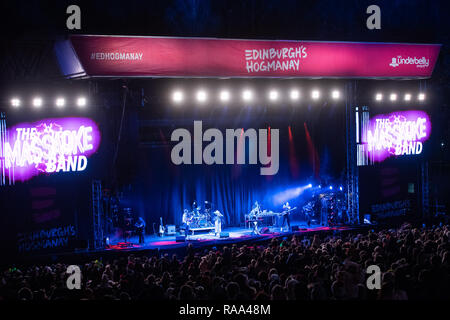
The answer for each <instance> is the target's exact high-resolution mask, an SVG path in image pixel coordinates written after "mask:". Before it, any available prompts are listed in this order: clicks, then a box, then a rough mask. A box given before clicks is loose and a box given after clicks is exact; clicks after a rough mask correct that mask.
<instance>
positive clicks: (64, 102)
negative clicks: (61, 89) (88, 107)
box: [55, 98, 66, 108]
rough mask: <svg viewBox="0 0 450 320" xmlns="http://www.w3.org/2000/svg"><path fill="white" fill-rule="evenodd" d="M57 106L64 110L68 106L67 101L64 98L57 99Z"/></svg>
mask: <svg viewBox="0 0 450 320" xmlns="http://www.w3.org/2000/svg"><path fill="white" fill-rule="evenodd" d="M55 104H56V106H57V107H58V108H62V107H64V105H65V104H66V100H64V98H56V100H55Z"/></svg>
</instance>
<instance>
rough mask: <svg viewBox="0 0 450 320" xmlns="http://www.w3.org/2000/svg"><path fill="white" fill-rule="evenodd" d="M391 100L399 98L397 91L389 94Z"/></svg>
mask: <svg viewBox="0 0 450 320" xmlns="http://www.w3.org/2000/svg"><path fill="white" fill-rule="evenodd" d="M389 100H391V101H395V100H397V94H396V93H391V94H390V96H389Z"/></svg>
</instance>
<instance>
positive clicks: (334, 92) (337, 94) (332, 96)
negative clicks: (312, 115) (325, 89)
mask: <svg viewBox="0 0 450 320" xmlns="http://www.w3.org/2000/svg"><path fill="white" fill-rule="evenodd" d="M340 96H341V93H340V92H339V91H338V90H333V91H332V92H331V98H333V99H334V100H337V99H339V97H340Z"/></svg>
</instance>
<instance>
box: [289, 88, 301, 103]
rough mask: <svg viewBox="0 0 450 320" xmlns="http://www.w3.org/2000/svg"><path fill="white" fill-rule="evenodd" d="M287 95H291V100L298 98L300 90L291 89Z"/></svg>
mask: <svg viewBox="0 0 450 320" xmlns="http://www.w3.org/2000/svg"><path fill="white" fill-rule="evenodd" d="M289 96H290V97H291V100H298V99H299V98H300V92H299V91H298V90H297V89H293V90H291V93H290V94H289Z"/></svg>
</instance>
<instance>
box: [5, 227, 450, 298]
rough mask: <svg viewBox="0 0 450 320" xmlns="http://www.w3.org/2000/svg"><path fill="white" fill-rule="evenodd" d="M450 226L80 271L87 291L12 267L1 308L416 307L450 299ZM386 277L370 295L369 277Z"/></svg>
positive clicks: (43, 270)
mask: <svg viewBox="0 0 450 320" xmlns="http://www.w3.org/2000/svg"><path fill="white" fill-rule="evenodd" d="M449 236H450V227H449V226H441V227H434V228H428V229H426V228H422V229H416V228H412V227H411V226H410V225H407V224H406V225H403V226H402V227H401V228H399V229H396V230H382V231H377V232H374V231H371V232H368V233H367V234H365V235H363V234H347V235H345V236H343V235H333V236H330V235H327V236H323V237H321V236H319V235H318V234H316V235H314V236H313V237H312V239H311V238H306V237H305V238H303V237H300V236H293V237H292V239H289V240H287V239H284V240H281V241H280V240H279V239H275V238H274V239H272V240H271V242H270V243H268V244H266V245H241V246H239V245H232V246H231V248H230V247H224V248H222V249H220V250H217V249H215V248H214V249H211V250H206V251H204V252H201V253H198V252H195V250H194V249H193V247H192V246H191V245H189V246H188V248H187V251H186V254H185V256H184V257H183V258H182V259H179V258H178V257H177V256H176V255H173V256H172V257H169V256H168V255H167V254H166V255H163V256H162V257H155V256H153V257H147V256H136V255H135V254H129V255H128V256H127V257H121V258H117V259H114V260H111V261H102V260H95V261H91V262H88V263H86V264H84V265H81V266H80V269H81V271H82V289H81V290H69V289H67V286H66V280H67V277H68V275H67V274H66V268H67V266H66V265H64V264H62V263H56V264H53V265H47V266H44V265H34V266H28V267H12V268H9V269H8V270H5V271H4V272H3V273H2V274H1V275H0V300H15V299H18V300H26V301H44V300H70V299H77V300H80V299H82V300H98V299H99V300H139V299H156V300H160V299H170V300H176V299H178V300H208V299H220V300H225V299H226V300H266V301H267V300H377V299H378V300H417V299H449V298H450V295H449V292H450V290H449V288H450V278H449ZM370 265H377V266H378V267H379V268H380V269H381V271H382V277H381V289H380V290H369V289H368V288H367V286H366V280H367V277H368V276H369V274H366V269H367V267H368V266H370Z"/></svg>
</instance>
